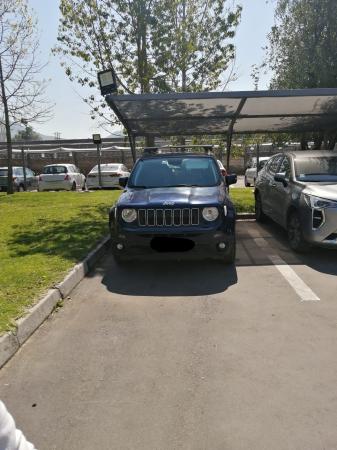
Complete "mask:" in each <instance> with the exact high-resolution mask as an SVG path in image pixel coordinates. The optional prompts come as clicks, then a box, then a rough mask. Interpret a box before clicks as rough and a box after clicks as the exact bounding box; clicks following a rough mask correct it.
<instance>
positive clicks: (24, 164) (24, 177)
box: [21, 119, 28, 191]
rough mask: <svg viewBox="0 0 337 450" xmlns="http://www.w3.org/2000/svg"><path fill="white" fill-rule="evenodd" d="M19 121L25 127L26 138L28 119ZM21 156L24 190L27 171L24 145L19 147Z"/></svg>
mask: <svg viewBox="0 0 337 450" xmlns="http://www.w3.org/2000/svg"><path fill="white" fill-rule="evenodd" d="M21 123H22V124H23V125H24V126H25V127H26V138H27V129H28V120H27V119H21ZM21 158H22V168H23V185H24V189H25V191H26V190H27V173H26V155H25V148H24V145H23V146H22V148H21Z"/></svg>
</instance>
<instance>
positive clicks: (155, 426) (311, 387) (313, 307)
mask: <svg viewBox="0 0 337 450" xmlns="http://www.w3.org/2000/svg"><path fill="white" fill-rule="evenodd" d="M294 274H295V276H294ZM336 275H337V264H336V253H335V252H334V253H333V252H323V251H316V252H315V253H314V254H312V255H311V256H308V257H306V258H301V257H298V256H297V255H294V254H293V253H292V252H291V251H290V250H289V249H288V247H287V245H286V242H285V240H284V233H283V232H282V231H281V230H280V229H278V228H277V227H275V226H272V225H267V226H265V227H263V228H262V227H260V226H258V225H257V224H255V222H239V223H238V255H237V264H236V267H234V266H228V267H226V266H224V265H222V264H220V263H217V262H211V261H205V262H193V263H187V262H170V263H169V262H156V263H151V262H146V263H140V262H136V263H130V264H129V266H127V267H116V266H115V264H114V262H113V259H112V257H111V256H107V257H106V258H105V259H104V260H102V261H101V264H100V265H99V267H98V268H97V271H96V272H95V273H92V274H91V276H90V277H88V278H86V279H85V280H84V281H83V282H82V283H80V285H79V286H78V287H77V288H76V290H75V291H74V292H73V295H72V299H71V301H67V302H66V304H65V306H64V308H62V309H60V310H59V312H57V313H55V314H54V315H53V317H52V318H51V319H49V320H48V321H47V322H45V324H44V325H43V326H42V327H41V328H40V329H39V331H38V332H36V333H35V335H34V336H32V338H31V339H30V340H29V341H28V342H27V343H26V345H24V347H23V348H22V350H20V352H19V353H18V354H17V355H16V356H15V357H14V358H13V359H12V360H11V361H10V362H9V363H8V364H7V366H6V367H5V368H3V369H2V370H1V372H0V390H1V398H2V399H3V400H4V401H5V402H6V404H7V406H8V408H9V409H10V410H11V411H12V413H13V415H14V416H15V418H16V420H17V422H18V425H19V426H20V427H21V428H22V429H23V431H24V432H25V433H26V435H27V436H28V438H29V439H30V440H32V441H33V442H34V443H35V445H36V446H37V448H38V449H39V450H53V449H58V450H93V449H100V450H111V449H116V450H135V449H137V450H172V449H177V450H178V449H179V450H180V449H184V450H185V449H186V450H224V449H229V450H248V449H249V450H274V449H276V450H304V449H305V450H319V449H322V450H323V449H325V450H332V449H336V447H337V444H336V443H337V427H336V423H337V395H336V373H337V357H336V348H337V297H336V288H337V281H336V280H337V277H336ZM294 280H295V281H294ZM299 280H300V281H299ZM298 283H300V286H301V287H302V288H303V287H304V286H305V287H306V288H307V289H309V291H302V290H301V289H300V290H298V286H299V285H298ZM301 283H302V284H301ZM303 292H306V294H308V292H309V293H310V292H312V293H313V294H314V295H315V296H316V300H313V299H312V300H310V299H306V300H303V298H302V297H301V295H304V294H303ZM318 299H319V300H318Z"/></svg>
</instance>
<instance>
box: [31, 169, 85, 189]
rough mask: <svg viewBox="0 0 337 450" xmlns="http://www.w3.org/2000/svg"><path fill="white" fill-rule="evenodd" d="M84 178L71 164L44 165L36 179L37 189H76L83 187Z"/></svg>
mask: <svg viewBox="0 0 337 450" xmlns="http://www.w3.org/2000/svg"><path fill="white" fill-rule="evenodd" d="M85 187H86V178H85V176H84V175H83V173H81V172H80V170H79V169H78V168H77V167H76V166H74V165H73V164H49V165H48V166H44V168H43V169H42V172H41V175H40V176H39V180H38V189H39V191H57V190H66V191H76V189H85Z"/></svg>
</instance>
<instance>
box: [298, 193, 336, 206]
mask: <svg viewBox="0 0 337 450" xmlns="http://www.w3.org/2000/svg"><path fill="white" fill-rule="evenodd" d="M304 201H305V203H306V204H307V205H308V206H309V207H310V208H317V209H325V208H337V202H334V201H333V200H327V199H325V198H320V197H315V196H313V195H308V194H304Z"/></svg>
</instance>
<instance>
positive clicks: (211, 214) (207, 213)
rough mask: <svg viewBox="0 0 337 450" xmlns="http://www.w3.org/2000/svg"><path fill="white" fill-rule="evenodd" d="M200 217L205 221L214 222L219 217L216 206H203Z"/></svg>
mask: <svg viewBox="0 0 337 450" xmlns="http://www.w3.org/2000/svg"><path fill="white" fill-rule="evenodd" d="M202 217H203V218H204V219H205V220H207V222H214V220H216V219H217V218H218V217H219V211H218V208H214V207H210V208H204V209H203V210H202Z"/></svg>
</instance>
